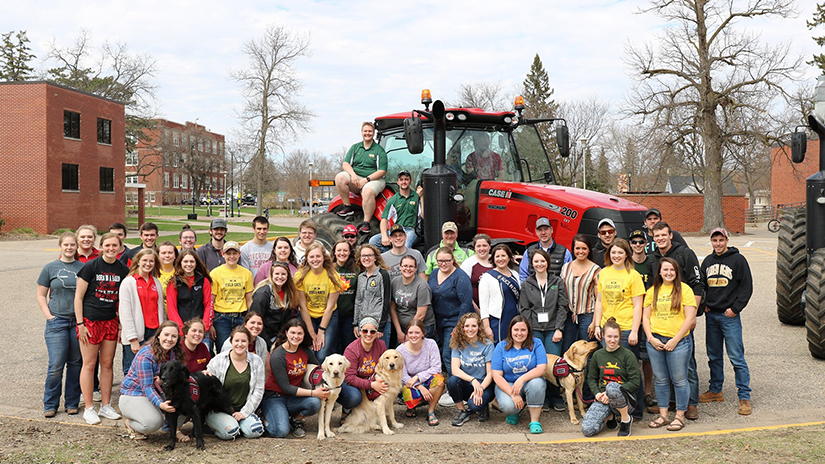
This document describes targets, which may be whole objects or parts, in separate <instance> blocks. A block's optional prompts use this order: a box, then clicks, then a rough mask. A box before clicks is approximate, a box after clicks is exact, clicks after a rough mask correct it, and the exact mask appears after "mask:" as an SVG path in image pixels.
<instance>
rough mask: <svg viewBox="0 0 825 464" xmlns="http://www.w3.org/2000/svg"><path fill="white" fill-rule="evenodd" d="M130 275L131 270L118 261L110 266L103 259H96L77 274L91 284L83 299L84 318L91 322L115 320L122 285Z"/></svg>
mask: <svg viewBox="0 0 825 464" xmlns="http://www.w3.org/2000/svg"><path fill="white" fill-rule="evenodd" d="M128 273H129V268H127V267H126V265H125V264H123V262H121V261H118V260H115V262H114V263H112V264H109V263H107V262H106V261H104V260H103V258H95V259H93V260H91V261H89V262H88V263H86V265H84V266H83V268H82V269H81V270H80V272H78V273H77V276H78V277H80V278H81V279H83V280H85V281H86V282H88V284H89V286H88V288H87V289H86V294H85V295H84V297H83V317H85V318H86V319H89V320H90V321H109V320H112V319H115V318H116V317H117V302H118V296H119V294H118V291H119V290H120V283H121V282H122V281H123V279H124V278H126V275H127V274H128Z"/></svg>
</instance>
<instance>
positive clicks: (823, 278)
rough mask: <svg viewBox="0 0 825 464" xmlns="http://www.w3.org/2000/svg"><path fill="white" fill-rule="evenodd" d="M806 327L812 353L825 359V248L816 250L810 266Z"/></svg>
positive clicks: (806, 297)
mask: <svg viewBox="0 0 825 464" xmlns="http://www.w3.org/2000/svg"><path fill="white" fill-rule="evenodd" d="M805 328H806V329H808V349H809V350H810V351H811V355H813V357H814V358H817V359H825V249H819V250H816V251H815V252H814V254H813V256H812V257H811V265H810V266H809V267H808V279H807V290H806V292H805Z"/></svg>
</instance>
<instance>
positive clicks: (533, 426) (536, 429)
mask: <svg viewBox="0 0 825 464" xmlns="http://www.w3.org/2000/svg"><path fill="white" fill-rule="evenodd" d="M530 433H544V429H542V428H541V423H539V422H530Z"/></svg>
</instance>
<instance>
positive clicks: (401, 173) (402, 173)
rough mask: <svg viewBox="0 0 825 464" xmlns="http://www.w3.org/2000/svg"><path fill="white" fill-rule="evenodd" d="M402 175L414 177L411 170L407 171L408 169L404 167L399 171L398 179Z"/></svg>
mask: <svg viewBox="0 0 825 464" xmlns="http://www.w3.org/2000/svg"><path fill="white" fill-rule="evenodd" d="M401 176H407V177H409V178H410V179H412V175H411V174H410V171H407V170H406V169H402V170H400V171H398V175H397V176H396V177H395V178H396V179H398V178H400V177H401Z"/></svg>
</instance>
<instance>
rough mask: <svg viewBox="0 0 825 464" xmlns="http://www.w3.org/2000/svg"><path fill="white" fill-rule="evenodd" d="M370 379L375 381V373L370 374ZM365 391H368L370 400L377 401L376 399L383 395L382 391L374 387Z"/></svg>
mask: <svg viewBox="0 0 825 464" xmlns="http://www.w3.org/2000/svg"><path fill="white" fill-rule="evenodd" d="M369 381H370V383H372V382H374V381H375V374H372V375H371V376H370V378H369ZM364 393H366V394H367V399H368V400H370V401H375V399H376V398H378V397H379V396H381V394H380V393H378V392H377V391H375V390H373V389H372V388H370V389H367V390H366V391H364Z"/></svg>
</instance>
